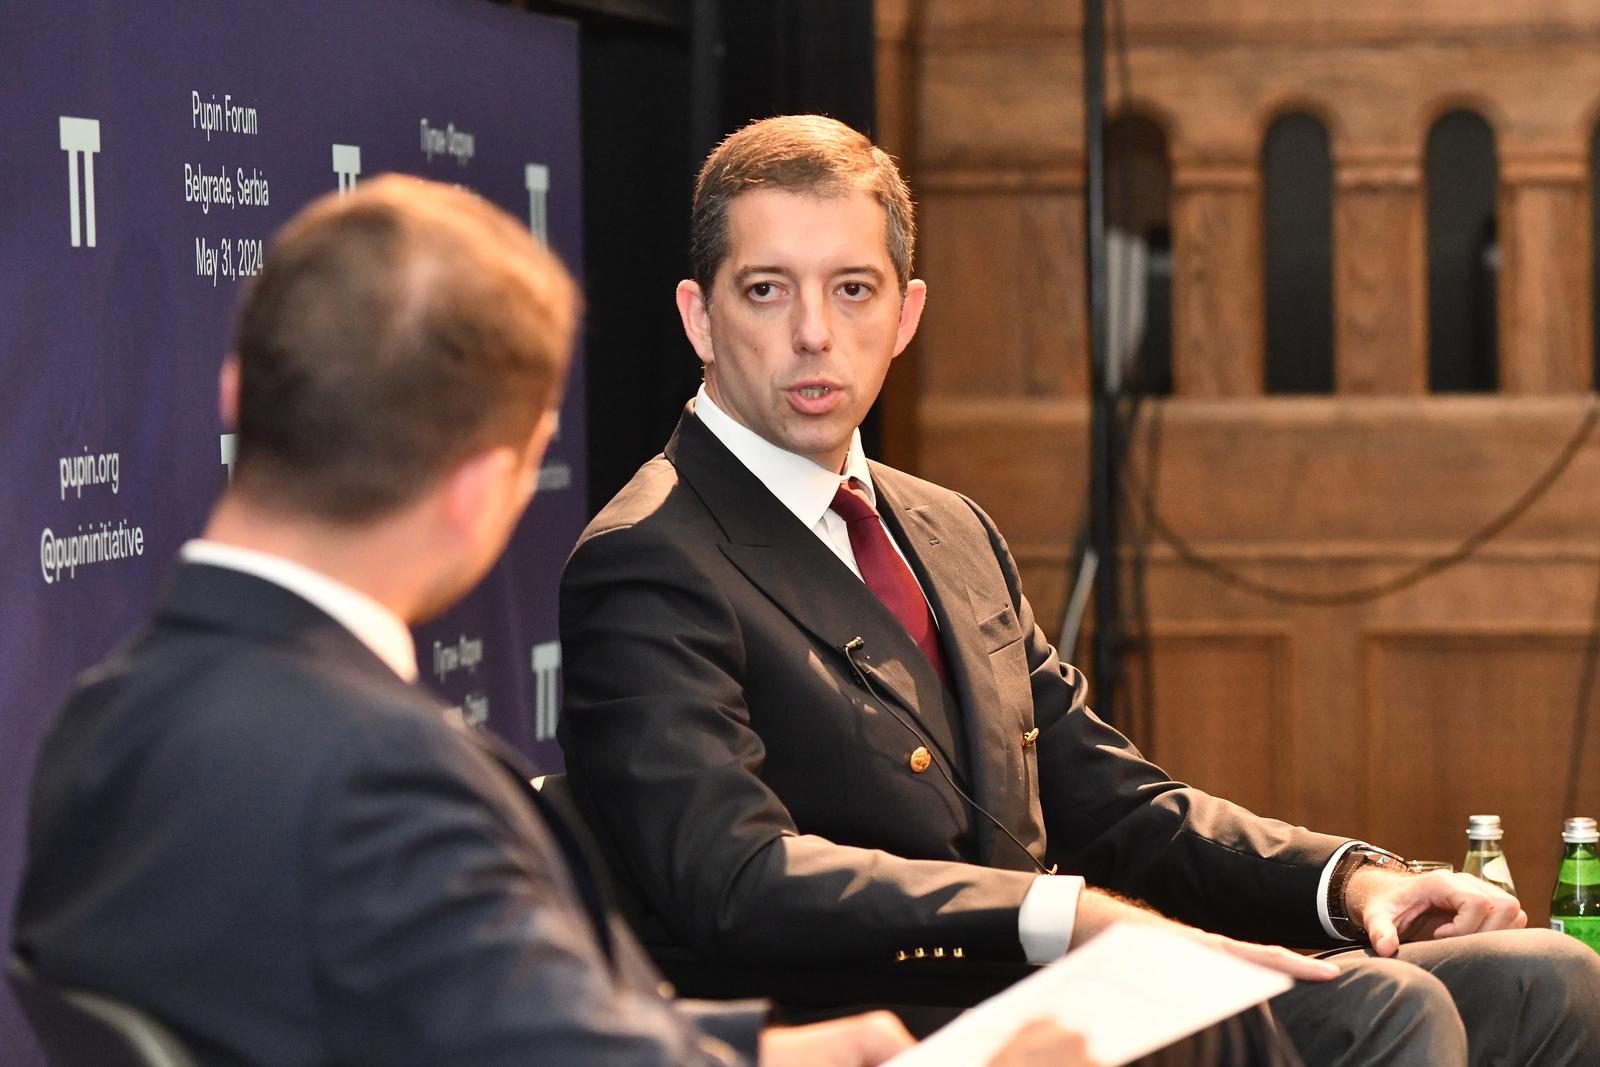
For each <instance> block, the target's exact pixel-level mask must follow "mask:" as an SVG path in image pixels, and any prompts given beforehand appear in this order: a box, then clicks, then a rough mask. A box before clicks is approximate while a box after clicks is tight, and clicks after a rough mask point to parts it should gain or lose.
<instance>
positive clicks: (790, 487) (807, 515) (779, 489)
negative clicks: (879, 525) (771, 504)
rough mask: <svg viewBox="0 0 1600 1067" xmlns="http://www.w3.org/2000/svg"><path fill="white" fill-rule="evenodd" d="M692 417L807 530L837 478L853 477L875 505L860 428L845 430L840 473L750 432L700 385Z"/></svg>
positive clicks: (830, 497)
mask: <svg viewBox="0 0 1600 1067" xmlns="http://www.w3.org/2000/svg"><path fill="white" fill-rule="evenodd" d="M694 413H695V416H696V417H697V418H698V419H699V420H700V421H701V422H702V423H703V424H705V428H706V429H708V430H710V431H711V433H712V436H714V437H715V438H716V439H717V440H718V441H721V442H722V444H723V445H724V446H725V447H726V448H727V449H728V451H729V452H732V453H733V455H734V458H735V459H737V460H738V461H739V462H740V463H742V464H744V466H745V469H746V470H748V471H749V472H750V473H751V474H753V475H755V476H756V479H757V480H758V481H759V482H760V483H761V484H762V485H764V486H766V487H767V491H768V492H770V493H771V494H772V495H773V496H775V497H777V498H778V501H779V502H780V503H781V504H783V506H784V507H786V508H788V509H789V510H790V511H791V512H793V513H794V516H795V518H797V519H799V520H800V521H801V522H802V523H804V524H805V525H806V527H807V528H810V527H813V526H815V525H816V524H817V523H818V522H820V521H822V515H823V512H825V511H827V510H828V509H829V507H830V506H831V505H832V504H833V495H834V494H835V493H837V492H838V491H839V482H840V480H841V479H842V478H854V479H855V480H856V481H858V482H860V483H861V485H862V487H863V488H864V489H865V490H866V494H867V499H868V500H870V501H872V505H873V507H877V503H878V498H877V493H876V492H875V491H874V490H873V488H872V474H871V473H870V471H869V470H868V468H867V455H866V452H864V451H863V450H862V448H861V431H860V430H859V429H856V430H854V431H852V432H851V434H850V451H849V452H848V453H846V455H845V460H844V473H843V474H842V475H841V474H835V473H834V472H833V471H830V470H828V468H826V467H822V466H819V465H818V464H816V463H813V462H812V461H811V460H809V459H807V458H806V457H805V456H801V455H797V454H796V453H794V452H790V451H788V450H787V449H782V448H779V447H778V446H777V445H775V444H773V443H772V442H771V441H768V440H767V439H766V438H764V437H762V436H761V435H760V434H758V433H756V432H755V431H754V430H751V429H750V428H748V427H746V426H743V425H741V424H740V423H737V422H735V421H734V420H733V417H732V416H731V415H729V414H728V413H727V412H725V411H723V410H722V409H721V408H719V407H717V404H716V401H714V400H712V399H711V397H710V395H709V394H708V393H707V392H706V387H705V386H704V385H702V386H700V391H699V392H698V393H696V394H695V398H694Z"/></svg>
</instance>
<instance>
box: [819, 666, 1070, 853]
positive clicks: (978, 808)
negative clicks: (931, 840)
mask: <svg viewBox="0 0 1600 1067" xmlns="http://www.w3.org/2000/svg"><path fill="white" fill-rule="evenodd" d="M866 647H867V641H866V638H864V637H862V636H861V635H860V634H856V635H855V636H854V637H852V638H850V640H848V641H846V642H845V643H844V644H842V645H840V646H839V651H840V652H843V653H844V658H845V660H846V662H848V663H849V664H850V669H851V670H852V671H854V672H855V675H856V678H857V679H858V680H859V681H860V682H861V685H862V687H863V688H865V689H866V691H867V692H868V693H870V694H871V695H872V699H873V700H876V701H877V702H878V703H879V704H881V705H882V706H883V708H884V710H885V711H887V712H888V713H889V714H890V715H893V716H894V720H895V722H897V723H899V724H900V725H901V726H903V727H905V729H906V732H907V733H909V734H910V735H911V736H912V737H914V738H916V741H917V744H918V745H920V746H922V747H923V748H925V749H927V750H928V757H929V759H930V760H931V762H932V763H933V765H934V766H935V767H936V768H938V770H939V774H940V776H941V777H943V778H944V780H945V783H946V784H947V785H949V786H950V788H951V789H953V790H955V792H956V795H957V796H959V797H960V798H961V799H962V800H964V801H966V802H967V804H968V805H970V806H971V808H972V810H973V811H975V812H977V813H978V814H979V815H982V816H983V817H984V818H985V819H988V820H989V821H990V822H991V823H993V824H994V825H995V828H996V829H998V830H999V831H1000V832H1001V833H1003V834H1005V835H1006V837H1008V838H1010V839H1011V843H1012V844H1013V845H1016V846H1017V848H1019V849H1021V850H1022V854H1023V855H1024V856H1026V857H1028V862H1029V863H1031V864H1033V865H1034V866H1035V867H1037V868H1038V869H1039V873H1040V874H1055V873H1056V870H1057V867H1058V865H1057V864H1051V865H1050V866H1049V867H1046V866H1045V865H1044V864H1043V863H1041V862H1039V858H1038V857H1037V856H1035V855H1034V854H1033V853H1032V852H1029V851H1028V846H1027V845H1024V844H1023V843H1022V842H1021V841H1019V840H1018V839H1017V835H1016V834H1014V833H1012V832H1011V831H1010V830H1008V829H1006V824H1005V823H1003V822H1001V821H1000V820H999V819H997V818H995V817H994V816H993V815H991V814H990V813H989V809H988V808H986V807H984V806H983V805H982V804H979V803H978V802H977V801H976V800H974V799H972V797H971V796H969V795H968V794H967V791H966V790H965V789H962V788H961V787H960V786H959V785H956V780H955V778H953V777H952V776H951V774H950V772H949V771H948V770H946V769H945V765H944V759H943V757H942V756H939V755H935V754H934V753H935V752H936V750H937V747H938V746H937V745H935V744H934V743H933V742H932V740H931V739H929V738H925V737H923V736H922V734H921V733H920V732H919V731H918V730H917V728H916V727H915V726H913V725H911V723H910V722H909V721H907V720H906V717H905V716H904V715H901V714H900V713H899V712H898V711H896V710H895V707H894V705H893V704H892V703H890V702H889V701H887V700H885V699H883V697H881V696H879V695H878V691H877V689H875V688H874V687H873V685H872V681H871V680H870V679H869V678H868V677H867V672H866V669H865V668H863V667H862V666H861V664H859V663H857V662H856V653H858V652H860V651H861V650H862V649H863V648H866Z"/></svg>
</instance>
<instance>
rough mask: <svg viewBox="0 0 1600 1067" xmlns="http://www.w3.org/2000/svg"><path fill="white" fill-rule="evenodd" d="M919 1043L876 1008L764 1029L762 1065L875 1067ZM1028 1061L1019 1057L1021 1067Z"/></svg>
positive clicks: (887, 1015)
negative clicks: (844, 1017)
mask: <svg viewBox="0 0 1600 1067" xmlns="http://www.w3.org/2000/svg"><path fill="white" fill-rule="evenodd" d="M914 1044H916V1042H914V1041H913V1040H912V1039H911V1035H910V1034H909V1033H907V1032H906V1028H905V1027H904V1026H902V1025H901V1023H900V1020H899V1019H897V1018H895V1017H894V1015H893V1014H891V1013H890V1012H886V1011H872V1012H868V1013H867V1014H865V1015H852V1016H850V1017H849V1018H846V1019H834V1020H832V1021H830V1022H825V1023H812V1024H811V1025H809V1026H774V1027H769V1028H768V1029H766V1030H763V1031H761V1061H760V1064H761V1067H874V1065H876V1064H879V1063H882V1062H883V1061H884V1060H887V1059H889V1058H890V1057H891V1056H894V1055H895V1054H896V1053H899V1052H903V1051H905V1050H906V1049H908V1048H910V1047H911V1046H912V1045H914ZM1026 1062H1028V1061H1025V1060H1019V1061H1018V1064H1019V1067H1020V1065H1021V1064H1024V1063H1026Z"/></svg>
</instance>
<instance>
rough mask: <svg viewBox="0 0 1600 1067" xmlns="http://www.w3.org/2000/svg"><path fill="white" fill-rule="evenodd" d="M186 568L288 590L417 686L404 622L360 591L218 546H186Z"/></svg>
mask: <svg viewBox="0 0 1600 1067" xmlns="http://www.w3.org/2000/svg"><path fill="white" fill-rule="evenodd" d="M178 558H180V559H182V560H183V561H184V562H185V563H200V564H204V565H206V566H209V567H225V568H227V569H228V570H232V571H240V572H243V573H244V574H249V575H253V576H255V577H257V578H260V579H261V580H262V581H266V582H271V583H272V584H273V585H276V586H279V587H281V588H283V589H287V590H288V591H289V592H291V593H293V594H295V595H296V596H298V597H300V598H301V599H302V600H305V601H307V602H309V603H310V604H311V605H312V606H313V607H316V608H319V609H321V610H322V611H323V612H325V613H326V614H327V615H329V616H331V617H332V618H333V620H334V621H335V622H337V623H338V624H339V625H340V626H343V627H344V628H345V629H346V630H349V631H350V633H351V634H353V635H354V636H355V638H356V639H357V640H358V641H360V642H361V643H362V644H364V645H366V646H367V647H368V648H369V649H371V650H372V654H373V655H375V656H377V657H378V658H379V659H380V660H382V661H383V662H384V663H385V664H387V665H388V667H389V669H390V670H392V671H394V673H396V674H398V675H399V676H400V677H401V679H402V680H404V681H407V682H414V681H416V680H417V649H416V645H415V644H413V643H412V640H411V630H410V628H409V627H407V626H406V624H405V621H404V620H402V619H401V618H400V616H398V615H396V614H395V613H394V612H392V611H390V610H389V609H388V608H386V607H384V606H383V605H382V604H380V603H378V602H377V601H376V600H374V599H372V598H371V597H370V596H368V595H367V594H365V593H363V592H361V591H360V590H359V589H354V588H352V587H350V586H348V585H345V584H344V583H343V582H340V581H336V580H335V579H333V578H330V577H328V576H327V575H326V574H321V573H319V572H317V571H314V570H312V569H311V568H310V567H305V566H302V565H301V564H299V563H295V562H293V561H292V560H287V559H284V558H283V557H282V556H274V555H271V554H270V553H267V552H258V551H256V550H255V549H250V548H240V547H239V546H238V545H225V544H222V543H221V542H218V541H207V540H203V539H196V540H192V541H188V542H186V543H185V544H184V546H183V548H182V549H181V550H179V552H178Z"/></svg>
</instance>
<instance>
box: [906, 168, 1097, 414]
mask: <svg viewBox="0 0 1600 1067" xmlns="http://www.w3.org/2000/svg"><path fill="white" fill-rule="evenodd" d="M922 219H923V238H922V247H923V255H922V257H921V261H922V266H921V267H920V269H919V274H920V275H921V277H922V278H923V279H924V280H926V281H927V283H928V305H927V310H926V312H925V313H924V316H923V320H922V327H921V331H922V332H924V333H925V334H927V335H928V336H929V337H931V338H933V339H935V341H936V343H935V344H925V346H924V348H923V353H924V354H923V356H922V365H921V368H920V371H921V374H922V392H923V395H924V396H943V395H947V394H948V395H957V396H962V397H967V398H979V397H985V396H1041V395H1042V396H1086V395H1088V391H1089V372H1088V366H1087V359H1086V352H1087V349H1088V342H1087V341H1086V339H1085V337H1084V325H1083V316H1082V315H1080V314H1078V313H1077V308H1078V304H1079V302H1080V294H1081V293H1082V292H1083V263H1082V260H1081V257H1080V256H1079V255H1077V254H1076V253H1077V252H1078V250H1080V249H1082V247H1083V198H1082V196H1081V195H1080V194H1078V193H1076V192H1065V191H1059V192H1040V193H1028V194H1022V195H1018V194H1009V193H971V194H968V193H955V192H942V191H939V192H931V193H927V194H924V197H923V203H922Z"/></svg>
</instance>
